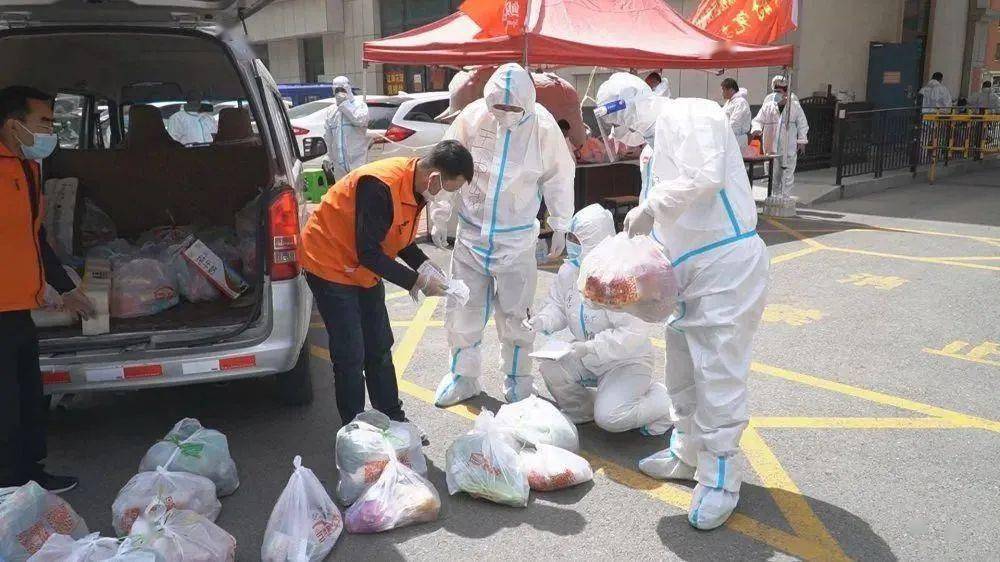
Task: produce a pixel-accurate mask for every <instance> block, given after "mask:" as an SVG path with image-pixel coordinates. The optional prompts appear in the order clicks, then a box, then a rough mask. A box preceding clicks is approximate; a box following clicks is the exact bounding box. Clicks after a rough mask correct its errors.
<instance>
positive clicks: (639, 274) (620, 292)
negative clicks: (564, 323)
mask: <svg viewBox="0 0 1000 562" xmlns="http://www.w3.org/2000/svg"><path fill="white" fill-rule="evenodd" d="M577 288H578V289H579V290H580V292H581V293H582V294H583V296H584V298H586V299H587V301H588V302H589V303H590V304H592V305H594V306H596V307H598V308H604V309H607V310H614V311H620V312H627V313H629V314H631V315H633V316H635V317H637V318H640V319H642V320H645V321H647V322H662V321H664V320H666V319H667V316H669V315H670V313H671V312H673V310H674V307H675V306H676V305H677V294H678V287H677V278H676V277H675V276H674V268H673V266H672V265H671V264H670V260H668V259H667V256H666V255H664V253H663V250H662V249H661V248H660V245H659V244H657V243H656V241H654V240H653V239H652V238H650V237H649V236H636V237H634V238H629V237H628V234H626V233H624V232H620V233H618V234H616V235H614V236H612V237H611V238H606V239H605V240H604V241H602V242H601V243H600V244H598V245H597V247H596V248H594V249H593V250H591V252H590V253H589V254H587V256H586V257H585V258H583V263H582V264H581V266H580V277H579V279H578V281H577Z"/></svg>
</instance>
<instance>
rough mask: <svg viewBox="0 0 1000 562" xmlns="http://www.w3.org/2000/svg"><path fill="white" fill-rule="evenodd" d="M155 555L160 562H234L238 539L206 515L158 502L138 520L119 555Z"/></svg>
mask: <svg viewBox="0 0 1000 562" xmlns="http://www.w3.org/2000/svg"><path fill="white" fill-rule="evenodd" d="M137 550H145V551H147V552H152V553H155V558H153V559H154V560H156V561H157V562H161V561H162V562H233V561H235V560H236V539H234V538H233V536H232V535H230V534H229V533H227V532H226V531H224V530H222V529H221V528H220V527H219V526H218V525H216V524H215V523H213V522H211V521H209V520H208V519H207V518H205V517H204V516H203V515H201V514H198V513H195V512H194V511H188V510H186V509H177V508H174V509H167V506H166V505H165V504H164V503H163V502H161V501H159V500H155V501H154V502H153V503H151V504H150V505H149V507H147V508H146V510H145V511H144V512H143V513H142V514H141V515H140V516H139V518H138V519H136V521H135V523H134V524H133V525H132V532H131V533H130V534H129V536H128V537H126V538H125V540H124V541H123V542H122V544H121V547H120V549H119V553H121V554H125V553H129V552H134V551H137Z"/></svg>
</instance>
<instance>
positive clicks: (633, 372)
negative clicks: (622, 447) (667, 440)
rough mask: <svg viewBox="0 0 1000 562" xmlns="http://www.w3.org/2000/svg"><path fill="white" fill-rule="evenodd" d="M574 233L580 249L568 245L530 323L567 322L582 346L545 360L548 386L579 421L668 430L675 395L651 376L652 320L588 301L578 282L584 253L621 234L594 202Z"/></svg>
mask: <svg viewBox="0 0 1000 562" xmlns="http://www.w3.org/2000/svg"><path fill="white" fill-rule="evenodd" d="M570 232H571V233H573V234H574V235H575V236H576V237H577V239H578V240H579V241H580V244H579V246H580V247H579V248H578V249H577V248H575V247H574V246H572V245H571V246H569V248H570V251H569V253H568V256H569V259H567V260H566V263H564V264H563V265H562V267H560V268H559V273H558V274H557V275H556V279H555V282H554V283H552V287H551V289H550V291H549V298H548V300H546V301H545V305H544V306H543V307H542V310H541V311H540V312H539V313H538V315H537V316H535V317H534V318H532V321H531V323H532V325H533V326H535V327H536V329H540V330H542V331H543V332H545V333H552V332H556V331H559V330H562V329H564V328H569V331H570V334H571V335H572V336H573V342H575V345H577V346H578V347H577V349H578V350H579V351H578V352H577V353H571V354H569V355H567V356H565V357H563V358H561V359H559V360H555V361H553V360H544V359H543V360H541V362H540V364H539V367H540V370H541V373H542V377H543V378H544V379H545V385H546V386H547V387H548V389H549V392H550V393H552V397H553V398H555V399H556V403H557V404H558V405H559V408H560V409H561V410H562V411H563V413H565V414H566V416H567V417H569V419H571V420H573V422H574V423H586V422H589V421H595V422H597V425H598V426H599V427H601V428H602V429H605V430H607V431H611V432H615V433H618V432H622V431H629V430H631V429H636V428H642V430H643V431H644V432H645V433H647V434H650V435H661V434H663V433H666V432H667V430H668V429H669V428H670V425H671V422H670V399H669V397H668V396H667V389H666V387H665V386H663V384H662V383H658V382H657V383H654V382H653V379H652V375H653V346H652V344H650V342H649V336H650V334H651V332H652V329H653V326H652V325H650V324H647V323H646V322H643V321H642V320H639V319H638V318H636V317H634V316H631V315H629V314H625V313H621V312H617V313H616V312H609V311H607V310H602V309H597V308H592V307H590V306H588V305H587V303H586V302H585V301H584V299H583V296H582V295H581V294H580V291H579V290H578V289H577V285H576V283H577V277H578V276H579V275H580V262H581V261H582V260H583V258H584V257H585V256H586V255H587V254H588V253H590V251H591V250H593V249H594V248H595V247H596V246H597V245H598V244H599V243H600V242H601V241H602V240H604V239H605V238H609V237H611V236H614V234H615V223H614V219H613V218H612V216H611V212H610V211H608V210H607V209H605V208H603V207H601V206H600V205H596V204H595V205H590V206H589V207H585V208H584V209H583V210H581V211H579V212H578V213H577V214H576V215H575V216H574V217H573V222H572V224H571V226H570ZM594 387H596V388H597V391H596V392H594V391H593V390H592V389H593V388H594Z"/></svg>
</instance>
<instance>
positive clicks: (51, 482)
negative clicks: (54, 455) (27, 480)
mask: <svg viewBox="0 0 1000 562" xmlns="http://www.w3.org/2000/svg"><path fill="white" fill-rule="evenodd" d="M31 479H32V480H34V481H35V482H36V483H37V484H38V485H39V486H41V487H42V488H45V489H46V490H48V491H50V492H52V493H53V494H61V493H63V492H68V491H70V490H72V489H73V488H76V485H77V484H79V483H80V480H79V479H77V478H76V477H75V476H56V475H55V474H49V473H48V472H45V471H44V470H42V471H39V472H38V473H37V474H35V475H34V476H32V477H31Z"/></svg>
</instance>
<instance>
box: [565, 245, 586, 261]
mask: <svg viewBox="0 0 1000 562" xmlns="http://www.w3.org/2000/svg"><path fill="white" fill-rule="evenodd" d="M582 251H583V248H582V247H581V246H580V245H579V244H577V243H576V242H570V241H569V240H567V241H566V261H568V262H570V263H572V264H573V265H576V266H577V267H579V265H580V252H582Z"/></svg>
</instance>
